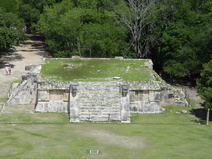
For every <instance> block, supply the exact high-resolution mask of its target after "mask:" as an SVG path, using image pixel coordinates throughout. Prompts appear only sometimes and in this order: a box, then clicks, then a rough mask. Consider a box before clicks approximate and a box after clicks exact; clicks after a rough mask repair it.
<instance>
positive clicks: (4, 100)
mask: <svg viewBox="0 0 212 159" xmlns="http://www.w3.org/2000/svg"><path fill="white" fill-rule="evenodd" d="M7 100H8V98H0V103H5V102H6V101H7Z"/></svg>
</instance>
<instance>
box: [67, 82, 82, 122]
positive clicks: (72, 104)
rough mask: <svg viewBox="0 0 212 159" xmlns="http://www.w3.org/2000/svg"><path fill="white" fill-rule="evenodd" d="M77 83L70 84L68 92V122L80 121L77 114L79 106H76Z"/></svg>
mask: <svg viewBox="0 0 212 159" xmlns="http://www.w3.org/2000/svg"><path fill="white" fill-rule="evenodd" d="M77 86H78V85H71V86H70V94H69V119H70V120H69V121H70V122H80V116H79V107H78V103H77V101H78V93H77Z"/></svg>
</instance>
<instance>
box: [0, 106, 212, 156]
mask: <svg viewBox="0 0 212 159" xmlns="http://www.w3.org/2000/svg"><path fill="white" fill-rule="evenodd" d="M165 109H166V111H165V112H164V113H162V114H132V123H130V124H123V123H78V124H76V123H69V122H68V120H67V118H68V116H67V114H65V113H33V111H32V110H33V106H6V107H5V108H4V110H3V112H2V113H1V114H0V115H1V116H0V141H1V142H0V158H3V159H22V158H27V159H37V158H42V159H58V158H60V159H69V158H72V159H81V158H82V159H83V158H87V159H108V158H110V159H149V158H157V159H164V158H165V159H166V158H167V159H168V158H172V159H179V158H180V159H181V158H186V159H187V158H192V159H210V158H211V156H212V151H211V147H212V142H211V141H212V133H211V132H212V123H210V125H209V126H205V125H201V124H200V123H199V119H198V118H196V117H195V116H193V115H192V114H190V113H188V114H182V113H180V111H181V110H182V109H184V110H188V111H190V110H191V109H192V108H191V107H175V106H169V107H165ZM89 150H99V152H100V153H99V154H98V155H94V154H89V153H88V152H89Z"/></svg>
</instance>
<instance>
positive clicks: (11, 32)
mask: <svg viewBox="0 0 212 159" xmlns="http://www.w3.org/2000/svg"><path fill="white" fill-rule="evenodd" d="M23 28H24V22H23V20H21V19H19V18H18V16H17V15H16V14H14V13H12V12H5V10H4V8H1V7H0V51H5V50H8V49H10V48H11V47H12V45H18V44H19V42H20V41H21V40H23V39H24V38H25V35H24V31H23Z"/></svg>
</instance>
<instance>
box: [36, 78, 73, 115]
mask: <svg viewBox="0 0 212 159" xmlns="http://www.w3.org/2000/svg"><path fill="white" fill-rule="evenodd" d="M69 87H70V83H69V82H60V81H51V82H38V84H37V102H36V106H35V111H36V112H66V113H67V112H68V103H69V94H70V92H69Z"/></svg>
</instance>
